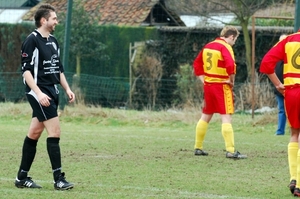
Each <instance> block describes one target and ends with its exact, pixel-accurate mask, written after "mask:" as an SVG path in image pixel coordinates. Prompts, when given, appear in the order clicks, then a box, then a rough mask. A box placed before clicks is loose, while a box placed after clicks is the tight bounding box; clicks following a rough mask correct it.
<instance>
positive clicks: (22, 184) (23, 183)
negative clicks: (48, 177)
mask: <svg viewBox="0 0 300 199" xmlns="http://www.w3.org/2000/svg"><path fill="white" fill-rule="evenodd" d="M15 186H16V187H18V188H42V187H41V186H40V185H38V184H36V183H35V182H33V180H32V179H31V177H26V178H25V179H23V180H19V179H18V178H16V180H15Z"/></svg>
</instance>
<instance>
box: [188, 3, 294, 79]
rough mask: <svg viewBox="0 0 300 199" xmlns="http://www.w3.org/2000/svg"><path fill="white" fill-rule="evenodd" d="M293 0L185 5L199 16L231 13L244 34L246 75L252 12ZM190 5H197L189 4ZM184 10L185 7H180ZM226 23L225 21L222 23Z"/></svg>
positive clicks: (250, 63) (248, 61) (249, 50)
mask: <svg viewBox="0 0 300 199" xmlns="http://www.w3.org/2000/svg"><path fill="white" fill-rule="evenodd" d="M294 1H295V0H223V1H220V0H203V1H201V6H199V1H198V0H187V2H185V3H186V4H185V5H186V7H187V6H188V5H189V6H190V7H192V9H193V12H196V13H197V14H199V15H200V16H205V17H208V18H211V17H212V15H211V14H213V13H218V14H219V13H233V14H234V15H235V17H236V20H237V23H238V24H239V25H240V26H241V29H242V33H243V35H244V43H245V56H246V65H247V75H248V77H250V75H251V66H252V61H251V40H250V34H249V30H248V25H249V21H250V19H251V17H252V16H253V15H254V13H255V12H256V11H258V10H260V9H265V8H267V7H268V6H271V5H274V4H275V3H293V2H294ZM191 5H198V6H197V7H196V6H191ZM195 7H196V8H195ZM182 10H183V11H184V10H185V11H184V12H186V10H187V8H182ZM224 24H226V23H224Z"/></svg>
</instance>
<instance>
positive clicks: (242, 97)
mask: <svg viewBox="0 0 300 199" xmlns="http://www.w3.org/2000/svg"><path fill="white" fill-rule="evenodd" d="M66 77H67V79H68V82H69V84H70V86H71V87H72V90H73V91H74V93H75V94H76V103H80V104H86V105H91V104H92V105H96V106H103V107H112V108H126V109H127V108H128V109H137V110H141V109H144V108H147V109H151V110H160V109H166V108H170V107H176V108H186V107H196V108H200V107H201V104H202V99H203V92H202V85H201V83H200V82H199V81H197V79H196V78H191V79H190V80H187V79H186V78H185V79H178V78H177V79H173V80H172V79H168V80H166V79H161V80H160V81H159V82H158V83H157V84H156V85H157V88H154V89H152V90H151V89H150V88H149V87H148V86H147V85H149V82H150V83H151V82H153V81H155V80H153V79H138V80H137V81H136V84H135V86H134V88H133V92H131V93H132V96H131V98H132V102H131V103H129V94H130V92H129V79H128V78H116V77H100V76H95V75H87V74H82V75H81V76H80V77H77V76H76V75H74V74H72V73H66ZM257 79H259V78H257ZM179 83H182V84H179ZM0 86H1V87H0V101H2V102H16V103H17V102H23V101H26V97H25V93H24V84H23V79H22V76H21V73H0ZM254 88H255V97H254V102H253V100H252V99H253V98H252V92H251V91H252V84H251V83H248V82H246V83H238V82H237V83H236V85H235V87H234V96H235V108H236V110H239V111H246V110H250V109H251V107H252V103H254V104H255V106H254V107H255V108H256V109H258V108H262V107H264V106H268V107H276V100H275V97H274V93H273V87H272V85H271V84H270V83H266V82H256V83H255V85H254ZM61 93H62V94H63V93H64V92H61ZM62 101H63V100H62Z"/></svg>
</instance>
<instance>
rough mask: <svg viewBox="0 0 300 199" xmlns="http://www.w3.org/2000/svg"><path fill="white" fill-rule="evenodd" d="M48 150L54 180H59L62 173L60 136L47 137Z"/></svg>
mask: <svg viewBox="0 0 300 199" xmlns="http://www.w3.org/2000/svg"><path fill="white" fill-rule="evenodd" d="M47 151H48V155H49V158H50V162H51V166H52V171H53V178H54V181H57V180H58V177H59V175H60V174H61V155H60V147H59V138H55V137H48V138H47Z"/></svg>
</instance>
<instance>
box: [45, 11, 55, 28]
mask: <svg viewBox="0 0 300 199" xmlns="http://www.w3.org/2000/svg"><path fill="white" fill-rule="evenodd" d="M57 24H58V20H57V16H56V13H55V12H50V17H49V19H48V20H46V23H45V26H46V29H47V30H48V31H49V32H53V31H54V30H55V26H56V25H57Z"/></svg>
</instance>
